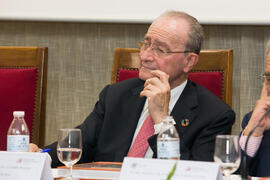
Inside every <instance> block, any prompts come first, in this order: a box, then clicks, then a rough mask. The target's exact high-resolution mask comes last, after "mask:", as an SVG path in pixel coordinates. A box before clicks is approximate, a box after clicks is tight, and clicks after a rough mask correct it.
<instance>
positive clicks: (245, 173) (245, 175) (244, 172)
mask: <svg viewBox="0 0 270 180" xmlns="http://www.w3.org/2000/svg"><path fill="white" fill-rule="evenodd" d="M269 111H270V107H269V108H268V109H267V110H266V111H265V112H264V114H263V115H262V117H261V118H260V119H259V121H258V122H257V123H256V125H255V126H254V127H253V128H252V129H251V131H250V132H249V133H248V136H247V140H246V143H245V149H244V153H243V156H242V180H248V169H249V168H248V164H247V145H248V141H249V138H250V136H251V135H252V134H253V132H254V131H255V129H256V128H257V127H258V126H259V124H260V123H261V122H262V120H263V119H264V118H265V116H267V114H268V113H269Z"/></svg>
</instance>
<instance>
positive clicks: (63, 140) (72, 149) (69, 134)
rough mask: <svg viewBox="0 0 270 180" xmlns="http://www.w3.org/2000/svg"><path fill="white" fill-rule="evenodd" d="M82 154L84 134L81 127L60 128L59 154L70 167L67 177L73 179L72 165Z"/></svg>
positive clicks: (60, 158) (61, 159)
mask: <svg viewBox="0 0 270 180" xmlns="http://www.w3.org/2000/svg"><path fill="white" fill-rule="evenodd" d="M81 155H82V135H81V130H80V129H60V130H59V131H58V144H57V156H58V159H59V160H60V161H61V162H62V163H63V164H64V165H65V166H67V167H68V168H70V174H69V176H68V177H66V178H65V179H72V166H73V165H74V164H75V163H77V162H78V161H79V160H80V158H81Z"/></svg>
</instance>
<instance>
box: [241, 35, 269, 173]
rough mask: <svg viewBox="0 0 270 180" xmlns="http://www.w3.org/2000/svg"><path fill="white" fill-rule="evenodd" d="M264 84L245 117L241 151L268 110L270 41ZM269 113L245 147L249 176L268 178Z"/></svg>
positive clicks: (267, 48) (267, 49)
mask: <svg viewBox="0 0 270 180" xmlns="http://www.w3.org/2000/svg"><path fill="white" fill-rule="evenodd" d="M263 77H264V83H263V88H262V92H261V97H260V99H259V100H258V101H257V104H256V106H255V108H254V110H253V112H250V113H248V114H246V115H245V117H244V119H243V122H242V127H243V128H244V131H243V133H242V136H241V138H240V145H241V148H242V150H244V149H245V143H246V138H247V135H248V134H249V132H250V131H251V130H252V129H253V128H254V127H255V126H256V124H257V123H258V121H259V120H260V119H261V118H262V117H263V115H264V114H265V112H266V111H269V108H270V96H269V94H270V40H268V43H267V45H266V58H265V72H264V74H263ZM269 152H270V113H269V112H267V113H266V117H265V118H263V119H262V121H261V123H259V124H258V127H257V128H256V129H255V130H254V132H253V133H252V134H251V138H250V139H249V142H248V145H247V152H246V153H247V155H248V156H249V157H248V160H249V163H250V165H249V170H250V171H249V175H251V176H257V177H264V176H270V171H269V167H270V155H269Z"/></svg>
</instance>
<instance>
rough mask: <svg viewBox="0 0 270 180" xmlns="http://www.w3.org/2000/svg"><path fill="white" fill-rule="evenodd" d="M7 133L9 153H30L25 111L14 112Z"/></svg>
mask: <svg viewBox="0 0 270 180" xmlns="http://www.w3.org/2000/svg"><path fill="white" fill-rule="evenodd" d="M13 116H14V118H13V121H12V123H11V124H10V126H9V129H8V133H7V151H21V152H23V151H28V150H29V130H28V127H27V125H26V123H25V121H24V111H14V112H13Z"/></svg>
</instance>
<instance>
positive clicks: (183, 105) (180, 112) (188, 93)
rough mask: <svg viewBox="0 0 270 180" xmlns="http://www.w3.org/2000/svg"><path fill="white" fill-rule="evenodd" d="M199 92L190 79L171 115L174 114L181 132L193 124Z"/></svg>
mask: <svg viewBox="0 0 270 180" xmlns="http://www.w3.org/2000/svg"><path fill="white" fill-rule="evenodd" d="M197 107H198V98H197V92H196V89H195V87H194V86H193V84H192V83H191V82H190V81H189V80H188V82H187V85H186V87H185V89H184V90H183V92H182V94H181V96H180V97H179V99H178V100H177V102H176V104H175V106H174V108H173V110H172V112H171V115H173V117H174V119H175V122H176V124H177V128H178V129H179V130H180V134H183V133H184V130H185V129H187V127H188V126H190V125H191V124H192V121H193V120H194V119H195V118H196V116H197V114H198V112H197Z"/></svg>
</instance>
